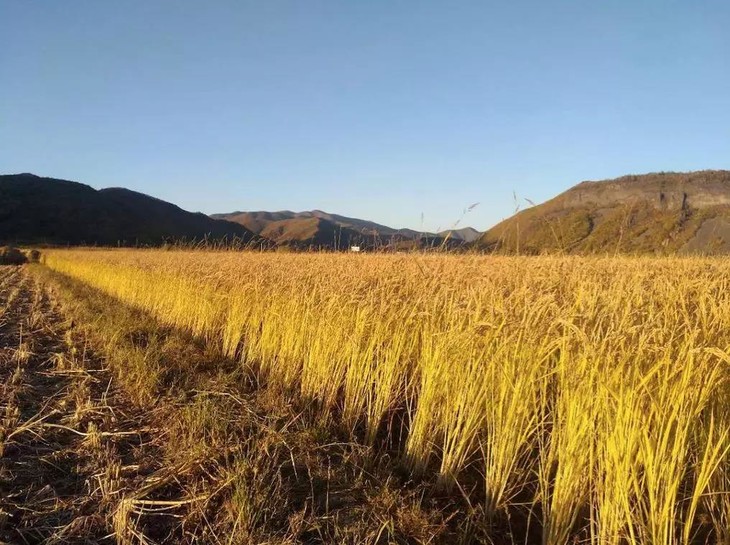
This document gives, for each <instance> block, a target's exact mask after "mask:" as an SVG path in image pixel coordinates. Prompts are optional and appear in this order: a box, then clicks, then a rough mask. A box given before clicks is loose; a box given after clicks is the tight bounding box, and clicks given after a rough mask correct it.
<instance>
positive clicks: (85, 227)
mask: <svg viewBox="0 0 730 545" xmlns="http://www.w3.org/2000/svg"><path fill="white" fill-rule="evenodd" d="M204 237H208V238H209V239H222V238H224V237H225V238H227V239H228V240H232V239H233V238H234V237H236V238H238V239H241V240H243V241H250V240H253V239H254V238H256V237H255V235H254V233H252V232H251V231H250V230H249V229H246V228H245V227H243V226H242V225H239V224H236V223H232V222H228V221H222V220H215V219H212V218H210V217H208V216H206V215H205V214H200V213H191V212H186V211H185V210H182V209H181V208H179V207H177V206H175V205H174V204H170V203H168V202H165V201H162V200H160V199H155V198H154V197H150V196H148V195H144V194H142V193H137V192H135V191H130V190H128V189H122V188H110V189H102V190H98V191H97V190H96V189H94V188H92V187H89V186H88V185H84V184H80V183H77V182H71V181H67V180H58V179H55V178H42V177H39V176H35V175H33V174H12V175H4V176H0V243H14V244H72V245H78V244H88V245H113V246H116V245H123V246H128V245H159V244H162V243H163V242H165V241H173V240H174V241H177V240H181V239H186V240H192V239H196V240H201V239H202V238H204Z"/></svg>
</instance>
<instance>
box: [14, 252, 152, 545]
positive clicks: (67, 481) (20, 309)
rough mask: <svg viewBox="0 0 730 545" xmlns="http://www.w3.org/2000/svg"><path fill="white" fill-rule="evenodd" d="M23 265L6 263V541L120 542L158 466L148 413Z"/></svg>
mask: <svg viewBox="0 0 730 545" xmlns="http://www.w3.org/2000/svg"><path fill="white" fill-rule="evenodd" d="M79 342H80V341H79V340H78V339H77V338H76V336H75V335H74V331H73V324H72V323H68V322H67V321H65V320H64V318H63V317H62V316H61V314H60V312H59V310H58V307H57V305H56V303H55V301H54V300H53V297H52V295H51V294H50V293H49V292H48V291H47V290H46V289H45V288H44V287H43V286H41V285H40V284H38V282H37V281H36V280H35V279H34V278H33V277H32V276H31V275H30V274H29V273H28V272H27V271H26V270H25V269H24V268H22V267H0V543H28V544H30V543H60V542H63V543H115V542H116V541H115V539H114V538H113V536H112V534H113V532H114V528H113V526H114V513H115V510H116V509H117V508H118V505H119V499H120V498H121V497H123V495H124V493H125V490H128V489H130V488H131V487H132V485H133V484H134V483H135V481H137V480H138V479H139V476H140V475H143V474H149V473H150V472H151V470H152V468H153V466H154V460H155V454H156V449H155V447H154V446H152V444H151V443H150V441H149V438H150V437H151V435H152V434H153V433H154V430H149V429H146V428H145V422H144V421H143V419H142V414H140V413H139V412H138V411H135V410H134V409H131V408H130V407H131V404H130V403H129V402H128V401H127V399H126V398H125V396H124V394H123V392H122V391H121V390H120V389H119V388H117V387H116V386H115V384H114V381H113V379H112V375H111V374H110V373H109V372H108V371H107V370H106V369H104V368H102V367H101V364H100V360H99V358H96V357H95V356H94V354H93V352H92V351H91V350H90V349H89V348H88V347H87V346H84V345H83V343H82V344H81V345H79Z"/></svg>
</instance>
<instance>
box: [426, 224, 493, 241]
mask: <svg viewBox="0 0 730 545" xmlns="http://www.w3.org/2000/svg"><path fill="white" fill-rule="evenodd" d="M437 236H439V237H441V238H446V237H449V238H450V239H452V240H458V241H461V242H474V241H475V240H477V239H478V238H479V237H480V236H482V233H480V232H479V231H477V230H476V229H474V228H473V227H464V228H462V229H449V230H447V231H441V232H440V233H438V235H437Z"/></svg>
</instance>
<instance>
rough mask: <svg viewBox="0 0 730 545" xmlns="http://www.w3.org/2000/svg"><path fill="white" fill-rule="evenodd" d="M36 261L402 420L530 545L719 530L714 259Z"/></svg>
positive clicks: (729, 396)
mask: <svg viewBox="0 0 730 545" xmlns="http://www.w3.org/2000/svg"><path fill="white" fill-rule="evenodd" d="M44 260H45V264H46V265H47V266H48V267H50V268H51V269H54V270H56V271H59V272H61V273H63V274H66V275H69V276H71V277H73V278H76V279H79V280H81V281H83V282H85V283H87V284H89V285H91V286H94V287H96V288H98V289H99V290H101V291H103V292H106V293H107V294H110V295H112V296H114V297H116V298H118V299H120V300H121V301H123V302H125V303H128V304H131V305H134V306H136V307H139V308H141V309H144V310H146V311H148V312H149V313H150V314H152V315H153V316H155V317H156V318H157V319H158V320H159V321H160V322H161V323H164V324H166V325H170V326H174V327H177V328H181V329H183V330H186V331H189V332H190V333H192V334H194V335H195V336H198V337H199V338H201V339H204V340H205V342H206V343H208V344H209V345H211V346H212V347H214V348H216V349H218V350H220V351H221V353H222V354H224V355H226V356H228V357H234V358H236V359H238V360H239V361H240V362H241V364H242V365H245V366H247V367H249V368H250V369H251V370H252V371H253V372H254V373H255V374H256V375H257V376H258V377H259V379H260V380H261V382H262V384H266V385H268V386H269V387H276V388H282V389H285V390H287V391H292V392H296V393H297V394H299V395H301V398H302V399H303V400H313V401H315V402H316V406H318V407H321V410H322V411H325V412H327V413H332V414H335V415H337V416H336V418H338V419H339V420H340V421H341V423H342V424H343V425H344V426H347V427H349V429H352V430H353V434H355V435H357V436H358V438H359V440H361V441H365V442H369V443H371V444H374V445H377V444H380V443H379V442H382V438H383V436H387V435H388V434H391V435H395V434H400V433H404V434H405V435H404V437H402V441H400V442H398V441H396V443H397V444H399V445H400V448H401V449H402V455H403V456H404V458H405V459H406V460H408V463H409V464H410V466H411V468H412V471H413V472H414V473H418V472H433V471H435V472H438V474H439V475H440V481H441V485H442V486H444V487H446V489H447V490H448V489H451V490H453V491H454V493H457V494H458V493H464V494H467V495H468V496H469V497H470V498H472V500H471V501H474V502H482V503H483V507H484V509H485V512H486V513H487V516H489V517H495V518H499V517H505V516H507V515H512V514H515V513H522V514H523V515H522V516H523V517H524V516H526V517H527V519H528V520H531V523H533V524H539V525H541V526H542V528H543V530H542V535H543V542H544V543H546V544H549V545H559V544H560V545H562V544H564V543H566V542H569V541H570V540H572V539H573V538H576V537H577V538H579V539H585V540H586V541H589V542H591V543H595V544H599V543H600V544H623V543H637V544H638V543H651V544H673V543H694V542H704V541H705V540H706V539H711V541H712V542H718V543H724V544H728V543H730V530H729V529H730V381H729V379H730V355H729V352H728V351H729V350H730V260H725V259H700V258H683V259H679V258H661V259H660V258H628V257H627V258H577V257H531V258H530V257H483V256H446V255H332V254H275V253H261V254H258V253H224V252H222V253H213V252H201V251H196V252H185V251H169V252H164V251H143V250H139V251H137V250H123V251H113V250H104V251H101V250H100V251H92V250H57V251H49V252H47V253H46V254H45V257H44ZM403 422H405V424H404V425H401V424H399V423H403ZM404 429H405V430H406V431H405V432H404V431H403V430H404ZM358 434H359V435H358ZM475 483H476V485H475ZM474 486H477V487H478V489H476V490H475V489H473V487H474ZM459 490H460V491H461V492H459Z"/></svg>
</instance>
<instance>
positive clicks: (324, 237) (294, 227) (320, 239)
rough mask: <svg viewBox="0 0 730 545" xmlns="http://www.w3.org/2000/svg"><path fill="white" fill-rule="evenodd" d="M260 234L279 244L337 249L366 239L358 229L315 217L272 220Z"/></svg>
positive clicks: (356, 244)
mask: <svg viewBox="0 0 730 545" xmlns="http://www.w3.org/2000/svg"><path fill="white" fill-rule="evenodd" d="M259 234H260V235H261V236H262V237H264V238H266V239H268V240H271V241H273V242H275V243H276V244H278V245H287V246H293V247H298V248H311V247H317V248H329V249H335V250H342V249H347V248H349V247H350V246H360V245H362V244H363V239H364V237H363V236H362V235H361V234H360V233H358V232H357V231H354V230H352V229H348V228H347V227H341V226H339V225H337V224H336V223H333V222H331V221H328V220H325V219H321V218H315V217H312V218H306V217H302V218H289V219H281V220H275V221H271V222H268V223H267V224H266V225H265V226H264V227H263V228H262V229H261V231H260V232H259Z"/></svg>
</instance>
